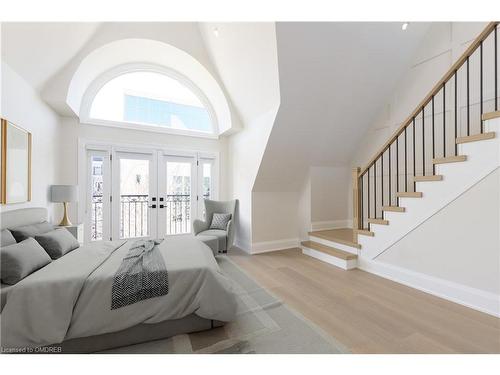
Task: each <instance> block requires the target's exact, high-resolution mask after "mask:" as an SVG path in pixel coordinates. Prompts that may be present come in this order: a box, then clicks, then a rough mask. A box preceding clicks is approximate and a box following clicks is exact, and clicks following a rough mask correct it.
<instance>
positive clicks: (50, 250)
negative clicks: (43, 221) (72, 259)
mask: <svg viewBox="0 0 500 375" xmlns="http://www.w3.org/2000/svg"><path fill="white" fill-rule="evenodd" d="M35 240H37V242H38V243H39V244H40V245H42V247H43V248H44V249H45V251H46V252H47V254H49V256H50V257H51V258H52V259H57V258H60V257H62V256H63V255H64V254H67V253H69V252H70V251H72V250H75V249H77V248H79V247H80V244H79V243H78V241H77V240H76V238H75V237H73V235H72V234H71V233H70V232H69V231H68V230H67V229H66V228H59V229H55V230H53V231H50V232H47V233H44V234H40V235H38V236H35Z"/></svg>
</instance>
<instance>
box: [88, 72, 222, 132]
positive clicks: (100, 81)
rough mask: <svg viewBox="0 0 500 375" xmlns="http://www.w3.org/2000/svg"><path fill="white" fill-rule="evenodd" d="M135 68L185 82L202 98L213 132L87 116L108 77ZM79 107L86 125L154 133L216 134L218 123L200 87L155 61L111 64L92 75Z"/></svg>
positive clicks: (117, 75)
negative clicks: (101, 72) (110, 66)
mask: <svg viewBox="0 0 500 375" xmlns="http://www.w3.org/2000/svg"><path fill="white" fill-rule="evenodd" d="M135 72H148V73H157V74H162V75H165V76H167V77H168V78H171V79H175V80H177V81H178V82H179V83H180V84H181V85H183V86H185V87H186V88H187V89H189V90H191V92H192V93H193V94H194V95H196V97H197V98H198V99H199V100H200V101H201V103H202V104H203V106H204V107H205V109H206V110H207V112H208V115H209V118H210V122H211V125H212V132H204V131H197V130H184V129H173V128H168V127H165V126H161V125H150V124H144V123H134V122H125V121H112V120H103V119H97V118H92V117H91V116H90V110H91V108H92V104H93V102H94V100H95V98H96V96H97V94H98V93H99V91H100V90H101V89H102V88H103V87H104V86H105V85H106V84H107V83H108V82H110V81H112V80H113V79H115V78H117V77H119V76H122V75H124V74H128V73H135ZM81 108H82V110H81V111H80V123H81V124H88V125H98V126H108V127H113V128H120V129H132V130H141V131H148V132H155V133H166V134H174V135H184V136H190V137H200V138H212V139H218V138H219V126H218V123H217V117H216V115H215V111H214V109H213V107H212V105H211V103H210V101H209V100H208V98H207V96H206V95H205V94H204V93H203V92H202V91H201V89H200V88H199V87H198V86H196V85H195V84H194V83H193V82H192V81H191V80H190V79H188V78H187V77H185V76H184V75H182V74H180V73H179V72H177V71H174V70H173V69H170V68H167V67H164V66H159V65H155V64H146V63H140V64H139V63H133V64H124V65H119V66H117V67H114V68H112V69H110V70H108V71H107V72H105V73H103V74H101V75H100V76H99V77H98V78H97V79H95V80H94V81H93V82H92V84H91V85H90V86H89V87H88V89H87V90H86V91H85V94H84V96H83V99H82V107H81Z"/></svg>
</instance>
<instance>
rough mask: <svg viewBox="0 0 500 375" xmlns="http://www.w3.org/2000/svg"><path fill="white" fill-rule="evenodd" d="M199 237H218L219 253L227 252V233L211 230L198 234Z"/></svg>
mask: <svg viewBox="0 0 500 375" xmlns="http://www.w3.org/2000/svg"><path fill="white" fill-rule="evenodd" d="M198 236H211V237H217V241H218V242H219V249H218V250H219V251H222V250H226V241H227V232H226V231H225V230H220V229H209V230H205V231H203V232H200V233H198Z"/></svg>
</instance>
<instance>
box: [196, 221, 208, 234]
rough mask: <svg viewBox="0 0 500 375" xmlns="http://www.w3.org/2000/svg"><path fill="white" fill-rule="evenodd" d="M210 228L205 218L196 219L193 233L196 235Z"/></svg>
mask: <svg viewBox="0 0 500 375" xmlns="http://www.w3.org/2000/svg"><path fill="white" fill-rule="evenodd" d="M207 229H208V223H207V222H206V221H203V220H199V219H196V220H194V221H193V233H194V235H195V236H196V235H197V234H198V233H200V232H203V231H204V230H207Z"/></svg>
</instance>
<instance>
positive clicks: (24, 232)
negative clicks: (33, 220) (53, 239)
mask: <svg viewBox="0 0 500 375" xmlns="http://www.w3.org/2000/svg"><path fill="white" fill-rule="evenodd" d="M51 230H54V226H53V225H52V224H49V223H48V222H46V221H44V222H42V223H38V224H31V225H24V226H22V227H16V228H12V229H10V231H11V232H12V235H13V236H14V238H15V239H16V241H17V242H21V241H24V240H25V239H27V238H30V237H35V236H37V235H39V234H43V233H47V232H50V231H51Z"/></svg>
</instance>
